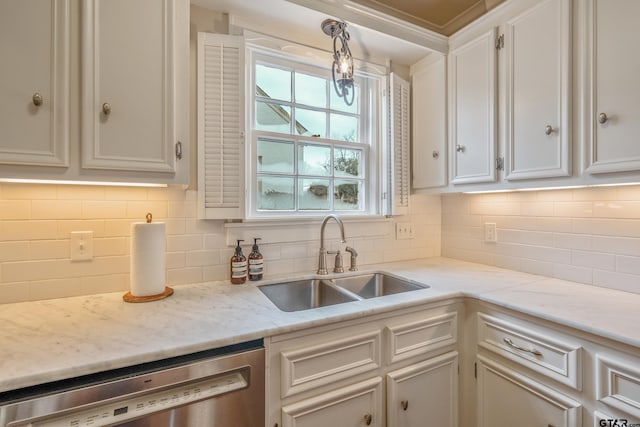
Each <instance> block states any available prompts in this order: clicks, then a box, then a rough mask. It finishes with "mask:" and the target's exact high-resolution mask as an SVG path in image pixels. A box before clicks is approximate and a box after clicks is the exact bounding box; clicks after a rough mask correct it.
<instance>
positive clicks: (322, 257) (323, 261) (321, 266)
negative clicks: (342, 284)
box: [318, 215, 347, 274]
mask: <svg viewBox="0 0 640 427" xmlns="http://www.w3.org/2000/svg"><path fill="white" fill-rule="evenodd" d="M332 218H333V219H334V220H335V221H336V222H337V223H338V226H339V227H340V238H341V241H342V243H345V242H346V241H347V240H346V238H345V237H344V224H343V223H342V220H341V219H340V218H338V217H337V216H335V215H327V216H326V217H324V220H322V226H320V253H319V257H318V274H329V273H328V271H327V250H326V249H325V247H324V229H325V227H326V226H327V222H329V220H330V219H332Z"/></svg>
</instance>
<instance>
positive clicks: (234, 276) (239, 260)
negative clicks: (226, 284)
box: [231, 240, 247, 285]
mask: <svg viewBox="0 0 640 427" xmlns="http://www.w3.org/2000/svg"><path fill="white" fill-rule="evenodd" d="M240 242H244V240H238V245H237V246H236V252H235V254H233V256H232V257H231V283H233V284H234V285H240V284H242V283H244V282H246V281H247V257H246V256H244V254H243V253H242V248H241V247H240Z"/></svg>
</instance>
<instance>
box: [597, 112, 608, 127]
mask: <svg viewBox="0 0 640 427" xmlns="http://www.w3.org/2000/svg"><path fill="white" fill-rule="evenodd" d="M608 121H609V117H607V114H606V113H600V114H598V123H600V124H601V125H603V124H605V123H607V122H608Z"/></svg>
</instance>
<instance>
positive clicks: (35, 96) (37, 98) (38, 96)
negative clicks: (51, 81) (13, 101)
mask: <svg viewBox="0 0 640 427" xmlns="http://www.w3.org/2000/svg"><path fill="white" fill-rule="evenodd" d="M31 100H32V101H33V105H35V106H36V107H39V106H41V105H42V102H43V101H44V98H43V97H42V95H41V94H40V92H36V93H34V94H33V97H32V98H31Z"/></svg>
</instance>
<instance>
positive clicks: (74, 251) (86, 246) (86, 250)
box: [71, 231, 93, 261]
mask: <svg viewBox="0 0 640 427" xmlns="http://www.w3.org/2000/svg"><path fill="white" fill-rule="evenodd" d="M92 259H93V231H72V232H71V261H89V260H92Z"/></svg>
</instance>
